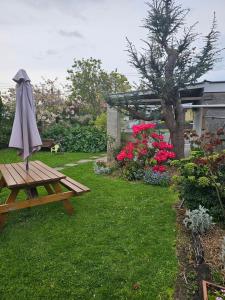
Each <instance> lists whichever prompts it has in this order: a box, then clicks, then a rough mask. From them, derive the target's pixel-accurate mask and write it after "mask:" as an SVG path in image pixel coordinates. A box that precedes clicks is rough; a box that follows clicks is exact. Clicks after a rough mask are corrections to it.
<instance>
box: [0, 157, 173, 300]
mask: <svg viewBox="0 0 225 300" xmlns="http://www.w3.org/2000/svg"><path fill="white" fill-rule="evenodd" d="M2 153H3V154H4V155H3V156H2ZM9 153H10V155H9V156H11V154H12V153H11V152H9ZM42 155H43V154H42V153H41V154H38V155H37V156H39V157H38V159H40V157H42V161H43V162H46V163H49V164H51V165H58V160H57V161H55V162H54V159H53V158H52V156H51V155H50V154H47V153H45V154H44V155H43V156H42ZM9 156H7V151H4V152H2V151H0V163H1V162H3V161H4V162H5V161H9ZM90 156H93V155H92V154H91V155H90V154H81V153H78V154H76V153H74V154H64V155H63V157H64V159H65V161H66V162H68V161H74V160H78V159H80V158H81V157H82V158H85V157H86V158H88V157H90ZM11 157H12V158H13V161H15V159H14V158H15V157H14V156H11ZM53 157H54V156H53ZM55 157H57V159H58V156H55ZM60 159H61V158H60ZM60 163H61V162H60ZM63 172H64V173H65V174H66V175H69V176H71V177H73V178H74V179H76V180H78V181H80V182H81V183H83V184H86V185H87V186H88V187H90V188H91V192H90V193H88V194H85V195H83V196H81V197H80V198H73V200H72V202H73V205H74V207H75V214H74V215H73V216H72V217H69V216H67V215H66V213H65V211H64V209H63V206H62V204H61V203H54V204H49V205H45V206H39V207H34V208H31V209H26V210H21V211H16V212H12V213H10V214H9V219H8V222H7V225H6V227H5V228H4V230H3V232H2V233H1V234H0V245H1V246H0V276H1V284H0V299H1V300H3V299H4V300H5V299H6V300H11V299H16V300H17V299H18V300H23V299H28V300H32V299H48V300H49V299H54V300H55V299H60V300H64V299H75V300H78V299H84V300H91V299H100V300H110V299H112V300H114V299H115V300H117V299H121V300H122V299H123V300H124V299H143V300H156V299H165V300H168V299H170V297H169V296H168V295H169V293H170V291H171V289H172V288H173V284H174V280H175V277H176V271H177V260H176V255H175V242H176V241H175V239H176V232H175V212H174V211H173V209H172V204H173V203H174V201H175V199H176V195H174V193H172V192H171V191H169V190H168V189H167V188H161V187H153V186H147V185H144V184H141V183H130V182H126V181H124V180H122V179H115V178H110V177H104V176H98V175H95V174H93V171H92V163H86V164H82V165H79V166H75V167H71V168H67V169H65V170H64V171H63ZM5 196H6V192H4V191H3V192H2V193H1V194H0V199H2V200H3V199H4V197H5ZM136 283H137V286H138V287H139V288H138V289H136V290H135V289H134V288H133V285H134V284H136Z"/></svg>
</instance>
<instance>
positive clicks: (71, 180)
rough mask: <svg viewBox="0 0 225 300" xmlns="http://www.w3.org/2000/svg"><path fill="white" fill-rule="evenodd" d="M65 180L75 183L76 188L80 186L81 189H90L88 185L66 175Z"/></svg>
mask: <svg viewBox="0 0 225 300" xmlns="http://www.w3.org/2000/svg"><path fill="white" fill-rule="evenodd" d="M66 180H67V181H69V182H71V183H72V184H73V185H76V186H77V187H78V188H80V189H81V190H83V191H85V192H87V191H90V189H89V188H88V187H86V186H85V185H83V184H81V183H79V182H77V181H75V180H73V179H72V178H70V177H66Z"/></svg>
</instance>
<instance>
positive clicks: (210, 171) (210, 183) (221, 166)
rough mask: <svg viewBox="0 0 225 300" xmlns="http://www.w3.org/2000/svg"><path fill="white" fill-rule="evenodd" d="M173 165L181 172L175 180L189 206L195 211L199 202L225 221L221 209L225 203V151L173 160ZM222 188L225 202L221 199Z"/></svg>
mask: <svg viewBox="0 0 225 300" xmlns="http://www.w3.org/2000/svg"><path fill="white" fill-rule="evenodd" d="M208 162H210V163H208ZM171 165H173V166H175V167H176V168H177V170H178V171H179V175H176V176H173V183H174V185H175V187H176V189H177V190H178V192H179V194H180V198H182V199H184V200H185V203H186V206H187V207H188V208H189V209H191V210H193V209H197V208H198V207H199V205H201V206H204V207H205V208H206V209H208V210H209V212H210V214H211V215H212V216H213V218H214V219H215V220H216V221H223V222H224V215H223V210H222V209H221V204H222V205H223V206H224V205H225V194H224V193H223V192H222V190H223V186H224V183H225V156H224V153H220V154H218V153H213V154H211V155H207V156H206V157H205V156H204V157H203V156H201V157H200V156H199V153H198V155H197V157H196V156H193V155H191V157H190V158H188V159H187V158H186V159H182V160H180V161H173V162H172V163H171ZM214 174H215V175H214ZM218 187H220V190H221V202H222V203H220V201H219V199H218Z"/></svg>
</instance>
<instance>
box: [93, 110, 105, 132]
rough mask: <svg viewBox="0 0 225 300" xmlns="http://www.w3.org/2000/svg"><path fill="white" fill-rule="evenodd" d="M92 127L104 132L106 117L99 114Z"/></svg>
mask: <svg viewBox="0 0 225 300" xmlns="http://www.w3.org/2000/svg"><path fill="white" fill-rule="evenodd" d="M94 125H95V126H96V127H97V128H98V129H101V130H106V125H107V115H106V113H101V114H100V115H99V116H98V117H97V118H96V120H95V122H94Z"/></svg>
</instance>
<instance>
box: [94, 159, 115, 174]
mask: <svg viewBox="0 0 225 300" xmlns="http://www.w3.org/2000/svg"><path fill="white" fill-rule="evenodd" d="M94 172H95V174H98V175H100V174H105V175H107V174H110V173H111V172H112V170H111V168H109V167H107V165H106V163H105V162H103V161H96V162H95V163H94Z"/></svg>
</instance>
